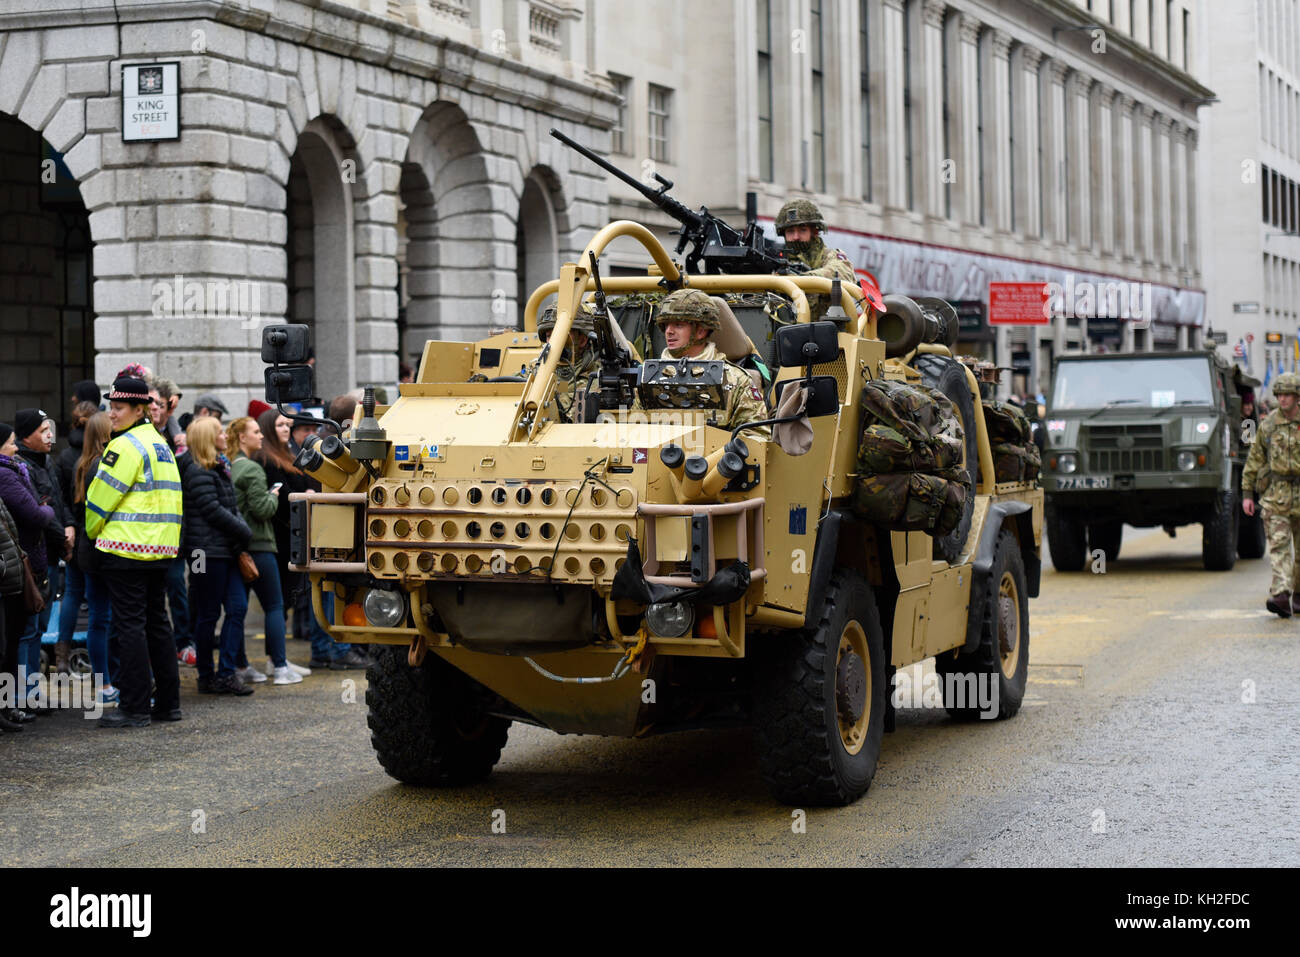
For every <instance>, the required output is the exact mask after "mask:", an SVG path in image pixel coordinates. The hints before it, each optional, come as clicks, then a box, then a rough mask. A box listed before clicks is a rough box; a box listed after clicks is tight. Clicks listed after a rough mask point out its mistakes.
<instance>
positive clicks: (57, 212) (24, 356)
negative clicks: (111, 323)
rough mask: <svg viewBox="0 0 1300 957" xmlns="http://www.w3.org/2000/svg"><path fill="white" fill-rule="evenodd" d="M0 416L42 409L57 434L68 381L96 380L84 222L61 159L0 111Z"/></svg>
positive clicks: (68, 390)
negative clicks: (0, 178) (0, 187)
mask: <svg viewBox="0 0 1300 957" xmlns="http://www.w3.org/2000/svg"><path fill="white" fill-rule="evenodd" d="M0 169H3V172H4V182H5V190H4V193H3V195H4V201H3V203H0V331H2V332H3V335H4V339H5V349H4V350H3V351H2V352H0V418H4V419H7V420H9V421H12V416H13V414H14V412H15V411H16V410H17V409H21V408H29V407H37V408H43V409H45V410H47V411H48V412H49V413H50V414H51V415H53V416H54V418H55V420H56V421H58V422H59V423H60V426H61V428H64V429H66V427H67V423H68V419H67V416H68V414H69V413H70V412H71V410H70V409H69V408H67V405H68V396H69V395H70V394H71V392H72V386H73V384H74V383H76V382H78V381H79V380H81V379H93V378H95V351H94V301H93V289H94V280H93V275H92V263H91V250H92V244H91V233H90V219H89V215H88V213H87V211H86V206H85V203H84V202H83V200H82V195H81V189H80V186H79V184H78V182H77V180H76V179H75V178H73V176H72V174H71V172H69V170H68V168H67V167H66V166H65V165H64V163H63V157H62V154H60V153H57V152H56V151H55V150H54V149H53V147H51V146H50V144H49V143H48V142H47V141H46V140H45V139H44V138H43V137H42V135H41V133H39V132H38V131H37V130H35V129H33V128H32V127H30V126H28V125H27V124H26V123H24V122H22V121H21V120H19V119H17V118H15V117H13V116H10V115H9V114H7V113H0Z"/></svg>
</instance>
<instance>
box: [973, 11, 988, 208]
mask: <svg viewBox="0 0 1300 957" xmlns="http://www.w3.org/2000/svg"><path fill="white" fill-rule="evenodd" d="M980 40H982V41H985V42H984V43H983V44H981V43H980ZM988 40H989V34H988V33H987V32H984V33H982V34H981V35H980V38H979V40H977V41H976V44H975V155H976V156H977V157H978V169H977V171H976V176H975V182H976V188H977V190H978V191H979V200H980V220H979V222H980V225H981V226H983V225H984V51H983V50H981V49H980V47H981V46H987V45H988V44H987V41H988Z"/></svg>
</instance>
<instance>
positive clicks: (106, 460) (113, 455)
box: [86, 418, 181, 561]
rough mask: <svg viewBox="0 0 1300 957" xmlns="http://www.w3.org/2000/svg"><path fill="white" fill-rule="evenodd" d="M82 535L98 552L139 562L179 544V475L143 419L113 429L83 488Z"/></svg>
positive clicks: (173, 552) (175, 550)
mask: <svg viewBox="0 0 1300 957" xmlns="http://www.w3.org/2000/svg"><path fill="white" fill-rule="evenodd" d="M86 534H87V535H88V536H90V537H91V538H93V539H95V548H96V549H98V550H99V551H101V552H108V553H109V554H113V555H122V556H125V557H126V558H135V559H139V560H141V561H155V560H158V559H163V558H175V557H176V556H177V554H179V552H180V544H181V476H180V472H178V471H177V469H176V460H175V459H174V458H172V453H171V450H170V449H168V448H167V443H166V442H165V441H164V440H163V437H162V436H161V435H159V434H158V430H157V429H155V428H154V427H153V424H152V423H151V422H150V421H149V420H148V419H147V418H146V419H145V420H144V421H143V422H140V423H139V424H137V425H134V426H132V427H131V428H129V429H127V430H126V431H125V432H118V433H114V438H113V440H112V441H111V442H109V443H108V447H107V448H105V449H104V457H103V458H102V459H100V461H99V471H98V472H96V473H95V478H94V481H92V482H91V483H90V487H89V488H88V489H87V490H86Z"/></svg>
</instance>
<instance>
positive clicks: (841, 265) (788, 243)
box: [776, 199, 857, 322]
mask: <svg viewBox="0 0 1300 957" xmlns="http://www.w3.org/2000/svg"><path fill="white" fill-rule="evenodd" d="M776 231H777V232H778V233H780V234H781V236H783V237H784V238H785V252H786V258H788V259H793V260H795V261H797V262H801V263H803V264H804V265H805V266H807V267H808V272H806V273H804V275H806V276H822V277H824V278H826V279H839V280H841V281H843V282H847V283H856V282H857V275H856V274H855V273H854V272H853V263H851V262H850V261H849V257H848V256H847V255H845V253H844V251H843V250H841V249H831V248H830V247H829V246H827V245H826V243H824V242H823V241H822V237H821V234H822V233H824V232H825V231H826V220H824V219H822V214H821V210H819V209H818V208H817V207H816V206H815V205H813V203H811V202H809V201H808V200H806V199H792V200H790V202H788V203H786V204H785V205H784V206H782V207H781V211H780V212H779V213H777V214H776ZM830 307H831V297H830V296H824V295H812V296H809V297H808V311H809V313H810V315H809V321H811V322H816V321H817V320H818V319H820V318H822V316H824V315H826V312H827V310H829V309H830Z"/></svg>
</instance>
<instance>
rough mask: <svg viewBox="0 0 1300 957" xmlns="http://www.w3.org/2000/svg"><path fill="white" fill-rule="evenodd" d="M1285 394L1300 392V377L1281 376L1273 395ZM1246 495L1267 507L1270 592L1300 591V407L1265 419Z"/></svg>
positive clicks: (1250, 460) (1244, 479)
mask: <svg viewBox="0 0 1300 957" xmlns="http://www.w3.org/2000/svg"><path fill="white" fill-rule="evenodd" d="M1285 393H1291V394H1292V395H1297V394H1300V376H1298V375H1296V374H1295V373H1284V374H1283V375H1280V376H1278V378H1277V382H1276V384H1275V385H1274V386H1273V394H1274V395H1282V394H1285ZM1241 494H1242V496H1243V497H1244V498H1250V497H1252V496H1258V498H1259V506H1258V507H1259V508H1260V509H1262V510H1263V518H1264V528H1265V529H1266V530H1267V532H1268V557H1269V561H1270V563H1271V564H1272V566H1273V580H1272V583H1271V585H1270V587H1269V595H1270V596H1278V595H1289V594H1290V593H1291V592H1296V591H1300V563H1298V562H1296V561H1295V559H1294V557H1293V549H1295V548H1296V543H1298V542H1300V412H1297V414H1296V417H1295V418H1287V417H1286V416H1285V415H1283V414H1282V410H1281V409H1275V410H1274V411H1272V412H1270V413H1269V414H1268V416H1267V417H1266V418H1265V419H1264V421H1263V422H1261V423H1260V425H1259V430H1258V431H1257V432H1256V434H1255V442H1254V444H1252V445H1251V447H1250V455H1249V456H1248V457H1247V459H1246V468H1245V471H1244V472H1242V475H1241ZM1288 610H1289V609H1288Z"/></svg>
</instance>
